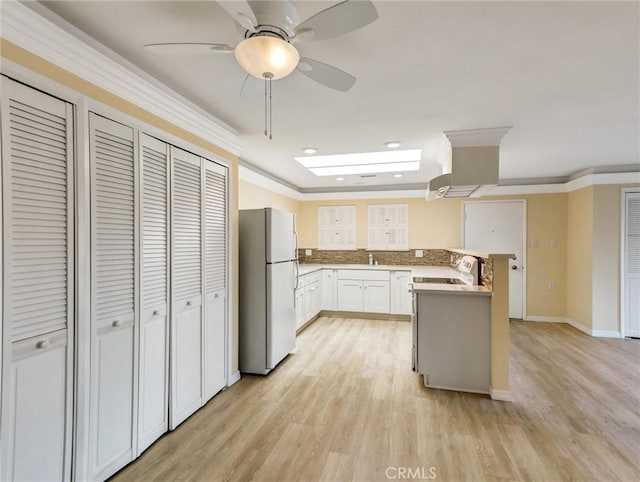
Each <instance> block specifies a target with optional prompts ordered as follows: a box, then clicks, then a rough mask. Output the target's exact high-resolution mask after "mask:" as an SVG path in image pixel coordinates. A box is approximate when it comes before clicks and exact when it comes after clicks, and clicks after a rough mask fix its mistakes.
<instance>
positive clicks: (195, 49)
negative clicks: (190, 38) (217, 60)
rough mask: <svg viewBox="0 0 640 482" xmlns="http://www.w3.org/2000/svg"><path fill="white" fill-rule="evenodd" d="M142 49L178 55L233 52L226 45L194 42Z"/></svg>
mask: <svg viewBox="0 0 640 482" xmlns="http://www.w3.org/2000/svg"><path fill="white" fill-rule="evenodd" d="M144 48H145V49H147V50H150V51H151V52H155V53H159V54H179V55H198V54H228V53H231V52H233V47H230V46H228V45H227V44H206V43H194V42H173V43H159V44H146V45H145V46H144Z"/></svg>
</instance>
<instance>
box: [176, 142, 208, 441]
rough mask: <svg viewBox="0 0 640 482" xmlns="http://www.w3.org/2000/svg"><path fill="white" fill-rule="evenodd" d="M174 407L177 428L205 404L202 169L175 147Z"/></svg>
mask: <svg viewBox="0 0 640 482" xmlns="http://www.w3.org/2000/svg"><path fill="white" fill-rule="evenodd" d="M171 176H172V181H171V196H172V197H171V199H172V202H171V233H172V241H171V250H172V255H171V260H172V265H171V290H172V297H171V311H172V313H171V375H170V379H171V383H170V385H171V402H170V408H171V410H170V417H169V419H170V420H169V426H170V428H171V429H174V428H175V427H176V426H177V425H178V424H180V423H181V422H182V421H183V420H184V419H185V418H187V417H188V416H189V415H191V414H192V413H193V412H194V411H196V410H197V409H198V408H199V407H200V406H201V405H202V210H201V206H202V168H201V160H200V158H199V157H198V156H196V155H194V154H191V153H189V152H186V151H183V150H181V149H178V148H176V147H173V146H172V147H171Z"/></svg>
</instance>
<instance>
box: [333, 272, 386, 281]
mask: <svg viewBox="0 0 640 482" xmlns="http://www.w3.org/2000/svg"><path fill="white" fill-rule="evenodd" d="M338 279H353V280H371V281H389V271H386V270H382V269H339V270H338Z"/></svg>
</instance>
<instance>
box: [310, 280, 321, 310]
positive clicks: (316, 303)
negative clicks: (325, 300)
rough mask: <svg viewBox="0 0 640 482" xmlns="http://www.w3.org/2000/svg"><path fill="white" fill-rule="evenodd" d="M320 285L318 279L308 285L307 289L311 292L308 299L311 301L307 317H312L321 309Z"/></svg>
mask: <svg viewBox="0 0 640 482" xmlns="http://www.w3.org/2000/svg"><path fill="white" fill-rule="evenodd" d="M321 288H322V285H321V282H320V280H318V281H316V282H314V283H312V284H311V286H309V291H310V293H311V296H310V301H311V309H310V310H309V312H310V313H309V314H310V316H309V318H313V317H314V316H316V315H317V314H318V313H320V310H321V309H322V289H321Z"/></svg>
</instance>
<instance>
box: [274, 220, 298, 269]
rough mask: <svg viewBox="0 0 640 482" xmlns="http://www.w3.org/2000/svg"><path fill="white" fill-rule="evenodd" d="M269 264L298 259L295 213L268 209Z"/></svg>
mask: <svg viewBox="0 0 640 482" xmlns="http://www.w3.org/2000/svg"><path fill="white" fill-rule="evenodd" d="M266 216H267V220H266V225H267V233H266V240H267V246H266V248H267V263H279V262H281V261H290V260H292V259H296V257H297V256H296V253H295V246H296V239H295V234H294V230H295V227H294V218H293V213H285V212H284V211H278V210H277V209H270V208H268V209H266Z"/></svg>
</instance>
